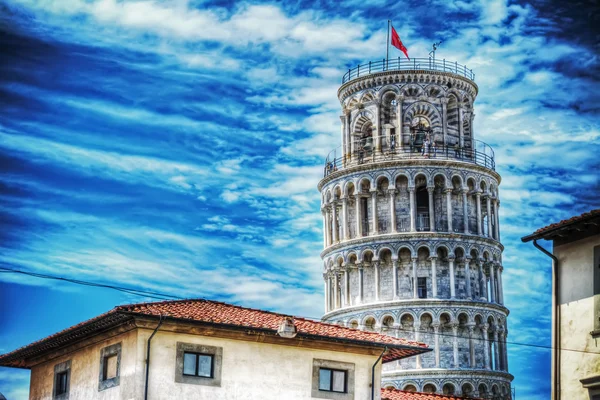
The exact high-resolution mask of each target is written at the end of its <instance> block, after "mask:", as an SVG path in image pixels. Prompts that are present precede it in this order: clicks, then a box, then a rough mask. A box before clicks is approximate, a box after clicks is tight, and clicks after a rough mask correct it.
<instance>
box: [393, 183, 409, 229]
mask: <svg viewBox="0 0 600 400" xmlns="http://www.w3.org/2000/svg"><path fill="white" fill-rule="evenodd" d="M396 191H397V194H396V231H397V232H409V231H410V214H409V212H410V210H409V208H408V204H409V197H408V196H409V192H408V178H407V177H406V176H404V175H400V176H398V177H397V178H396Z"/></svg>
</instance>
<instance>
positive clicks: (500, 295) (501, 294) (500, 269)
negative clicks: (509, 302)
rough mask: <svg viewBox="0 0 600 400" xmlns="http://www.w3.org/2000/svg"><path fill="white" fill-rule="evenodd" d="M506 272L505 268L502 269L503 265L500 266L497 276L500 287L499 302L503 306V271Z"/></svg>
mask: <svg viewBox="0 0 600 400" xmlns="http://www.w3.org/2000/svg"><path fill="white" fill-rule="evenodd" d="M503 270H504V268H503V267H502V265H498V268H497V269H496V274H497V278H498V279H496V281H497V285H498V302H499V303H500V304H502V305H504V289H503V288H502V271H503Z"/></svg>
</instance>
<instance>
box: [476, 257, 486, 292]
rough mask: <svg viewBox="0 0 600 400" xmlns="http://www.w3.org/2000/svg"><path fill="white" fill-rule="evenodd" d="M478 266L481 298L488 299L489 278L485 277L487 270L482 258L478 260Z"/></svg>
mask: <svg viewBox="0 0 600 400" xmlns="http://www.w3.org/2000/svg"><path fill="white" fill-rule="evenodd" d="M477 266H478V267H479V299H480V300H483V301H487V299H488V293H487V292H488V291H487V278H486V277H485V271H484V270H483V263H482V262H481V260H477Z"/></svg>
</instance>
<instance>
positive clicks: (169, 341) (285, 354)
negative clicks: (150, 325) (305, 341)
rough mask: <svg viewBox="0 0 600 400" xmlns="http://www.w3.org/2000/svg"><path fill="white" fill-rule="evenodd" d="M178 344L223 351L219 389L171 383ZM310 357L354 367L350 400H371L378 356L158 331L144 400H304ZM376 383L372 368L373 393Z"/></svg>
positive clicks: (308, 385)
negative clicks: (353, 365)
mask: <svg viewBox="0 0 600 400" xmlns="http://www.w3.org/2000/svg"><path fill="white" fill-rule="evenodd" d="M150 334H151V331H150V330H140V331H139V340H140V342H143V343H145V342H146V340H147V338H148V336H149V335H150ZM177 342H185V343H196V344H204V345H209V346H219V347H222V348H223V364H222V365H223V366H222V374H221V386H220V387H211V386H201V385H192V384H181V383H175V357H176V354H175V349H176V343H177ZM314 358H320V359H326V360H332V361H342V362H350V363H354V364H355V368H356V370H355V382H356V384H355V395H354V398H355V399H367V398H370V386H369V385H370V383H371V367H372V365H373V364H374V363H375V360H376V359H377V356H367V355H358V354H351V353H340V352H333V351H325V350H312V349H306V348H304V349H301V348H296V347H291V346H281V345H271V344H263V343H259V342H246V341H240V340H231V339H220V338H212V337H206V336H197V335H189V334H180V333H172V332H165V331H159V332H158V333H157V334H156V336H155V337H154V339H153V340H152V355H151V359H152V360H153V361H152V364H151V367H150V387H149V399H150V400H163V399H164V400H167V399H169V400H170V399H196V398H201V399H204V398H206V399H211V400H220V399H223V400H225V399H227V400H236V399H240V400H242V399H243V400H254V399H256V400H264V399H284V398H285V399H286V400H288V399H289V400H295V399H298V400H300V399H302V400H304V399H307V400H308V399H311V398H312V397H311V382H312V365H313V359H314ZM379 365H381V364H379ZM380 380H381V377H380V368H377V376H376V377H375V382H376V387H375V393H377V394H378V393H379V387H380V386H379V385H380V384H379V382H380ZM376 398H377V399H378V398H379V396H376Z"/></svg>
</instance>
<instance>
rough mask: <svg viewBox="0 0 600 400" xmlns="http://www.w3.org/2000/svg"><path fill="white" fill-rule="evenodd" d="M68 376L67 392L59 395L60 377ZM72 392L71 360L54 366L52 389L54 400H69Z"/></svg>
mask: <svg viewBox="0 0 600 400" xmlns="http://www.w3.org/2000/svg"><path fill="white" fill-rule="evenodd" d="M63 375H66V382H65V391H64V392H62V393H57V391H58V389H59V384H58V378H59V376H63ZM70 391H71V360H67V361H64V362H61V363H60V364H56V365H55V366H54V380H53V387H52V399H53V400H68V399H69V392H70Z"/></svg>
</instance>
